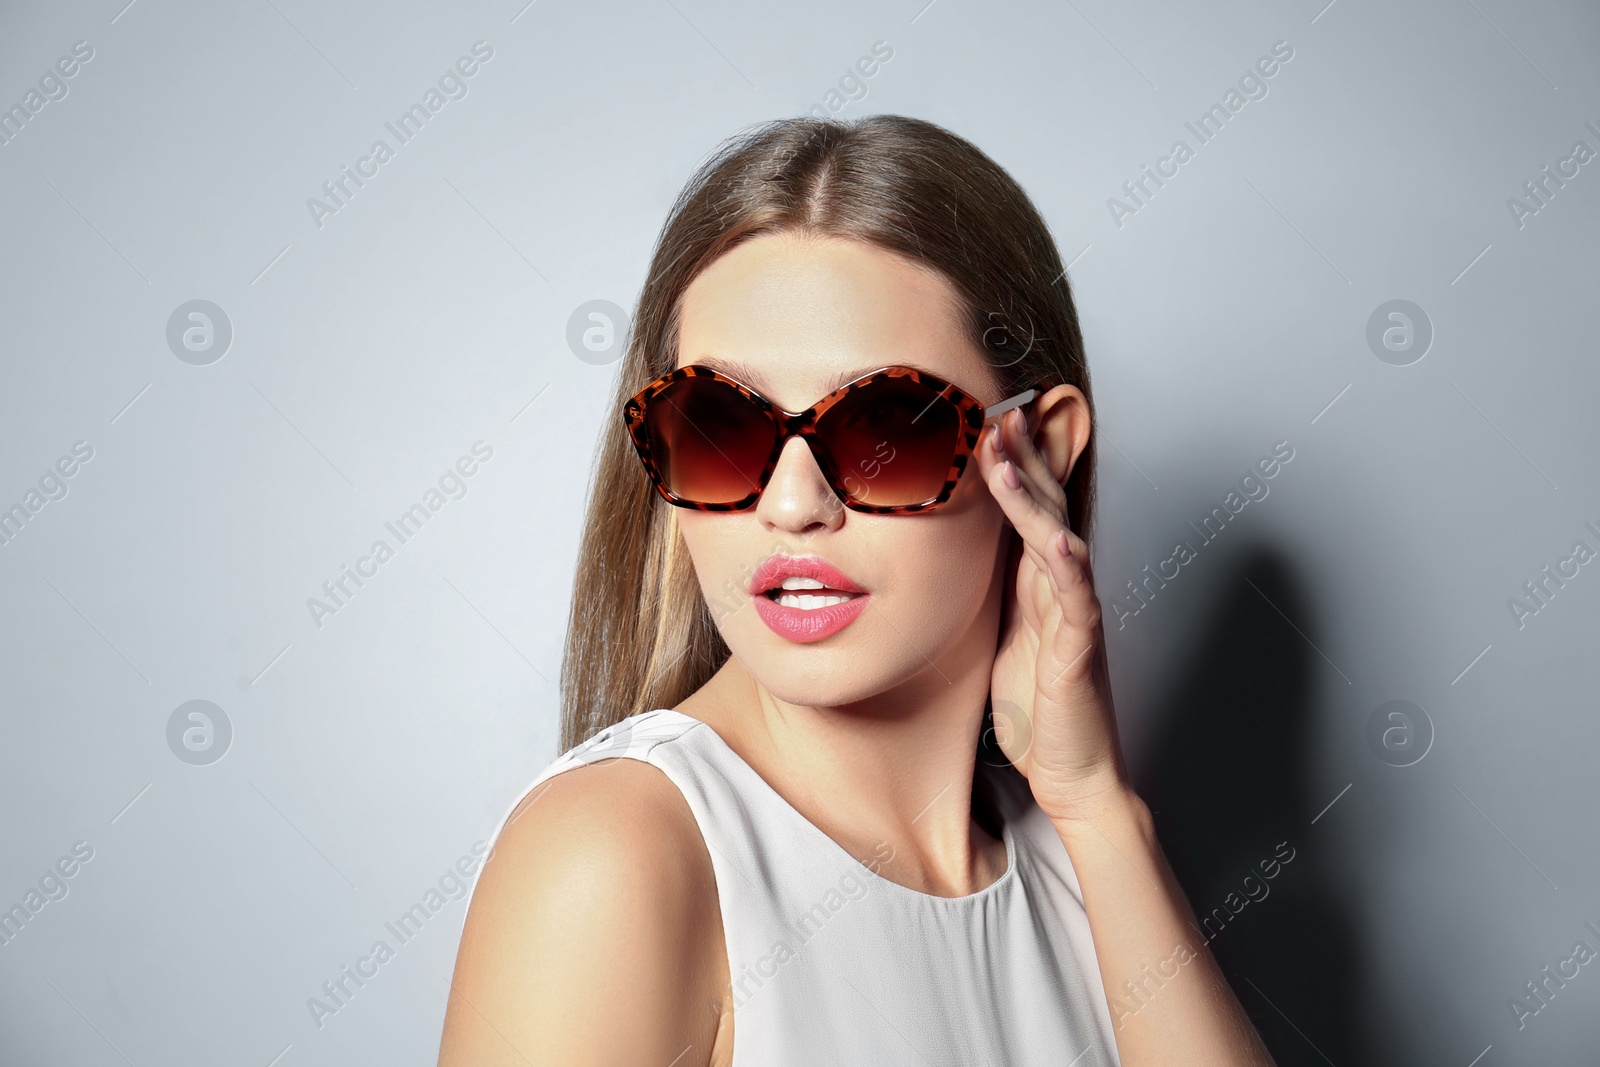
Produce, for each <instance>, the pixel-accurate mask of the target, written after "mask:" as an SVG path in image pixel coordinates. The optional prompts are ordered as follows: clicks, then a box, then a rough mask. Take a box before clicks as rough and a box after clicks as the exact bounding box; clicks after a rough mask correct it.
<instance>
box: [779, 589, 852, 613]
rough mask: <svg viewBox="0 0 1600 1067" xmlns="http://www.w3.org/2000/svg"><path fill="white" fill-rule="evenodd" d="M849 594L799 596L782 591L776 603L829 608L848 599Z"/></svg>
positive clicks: (807, 608)
mask: <svg viewBox="0 0 1600 1067" xmlns="http://www.w3.org/2000/svg"><path fill="white" fill-rule="evenodd" d="M850 599H851V598H850V597H849V596H801V595H799V594H798V593H784V594H782V595H781V596H779V597H778V603H779V604H781V605H783V606H784V607H786V608H804V609H806V610H810V609H812V608H831V607H833V606H834V605H835V604H843V603H844V602H845V601H847V600H850Z"/></svg>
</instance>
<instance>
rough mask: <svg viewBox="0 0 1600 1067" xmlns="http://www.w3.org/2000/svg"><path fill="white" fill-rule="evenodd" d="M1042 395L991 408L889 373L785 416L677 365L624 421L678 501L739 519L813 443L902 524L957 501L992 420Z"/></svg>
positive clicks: (821, 460)
mask: <svg viewBox="0 0 1600 1067" xmlns="http://www.w3.org/2000/svg"><path fill="white" fill-rule="evenodd" d="M1038 395H1039V391H1038V390H1037V389H1028V390H1026V391H1024V392H1021V393H1018V394H1017V395H1016V396H1013V397H1010V398H1008V399H1006V400H1002V401H1000V402H999V403H998V404H993V405H991V406H989V407H988V408H985V407H984V406H983V405H982V404H981V403H979V402H978V401H977V400H974V399H973V398H972V397H970V396H968V395H967V394H966V393H964V392H962V391H961V390H960V389H957V388H956V387H955V386H953V385H951V384H950V383H949V382H947V381H944V380H942V379H940V378H936V377H934V376H933V375H931V374H929V373H927V372H926V371H920V370H916V369H915V368H912V367H900V366H894V367H883V368H880V369H878V370H875V371H872V372H870V373H868V374H865V375H862V376H861V377H860V378H857V379H856V380H855V381H853V382H849V383H848V384H846V385H843V386H841V387H840V388H838V389H836V390H834V391H833V392H831V393H829V394H828V395H827V396H825V397H823V398H822V399H821V400H819V401H817V402H816V403H815V404H813V405H811V407H809V408H807V409H806V410H805V411H784V410H782V409H781V408H779V407H777V406H776V405H775V404H773V403H772V402H771V401H770V400H768V399H767V398H766V397H764V396H762V395H761V394H759V393H757V392H756V391H755V390H754V389H751V388H750V387H749V386H747V385H745V384H743V383H742V382H739V381H736V380H735V379H733V378H730V377H728V376H727V375H726V374H723V373H722V372H721V371H717V370H713V369H712V368H710V367H703V366H699V365H693V366H688V367H680V368H678V369H677V370H674V371H671V372H669V373H667V374H664V375H662V376H661V377H659V378H657V379H656V380H655V381H653V382H651V383H650V384H649V385H647V386H645V387H644V388H643V389H641V390H639V392H638V393H636V394H634V396H633V397H632V398H631V399H629V400H628V402H627V404H626V405H625V406H624V407H623V412H622V414H623V420H624V421H625V422H626V423H627V426H628V434H629V436H630V437H632V439H633V447H634V449H635V450H636V451H637V452H638V453H639V459H640V460H642V461H643V462H644V469H645V471H646V472H647V473H648V474H649V475H650V480H651V481H652V482H654V483H655V487H656V489H657V490H659V491H660V493H661V495H662V496H663V497H665V498H666V499H667V500H668V501H669V502H670V503H672V504H675V505H677V506H678V507H680V508H694V509H696V510H698V511H743V510H745V509H746V508H749V507H751V506H752V505H754V504H755V502H756V501H757V500H758V499H759V498H760V496H761V492H762V490H763V489H765V488H766V486H767V482H768V481H769V480H770V479H771V478H772V472H773V471H774V470H775V469H776V468H777V466H778V456H779V455H780V454H781V453H782V451H783V446H784V444H785V443H786V442H787V441H788V440H789V438H791V437H795V436H799V437H801V438H804V439H805V442H806V444H807V445H809V446H810V448H811V455H812V456H813V457H814V458H815V459H816V462H817V466H818V467H819V468H820V469H821V471H822V474H823V477H824V478H826V479H827V481H828V485H829V486H830V487H832V489H833V491H834V493H835V494H836V495H837V496H838V497H839V499H840V500H841V501H843V502H844V505H845V506H846V507H848V508H850V509H851V510H853V511H864V512H868V513H870V514H875V515H895V514H900V513H902V512H909V511H926V510H928V509H930V508H936V507H938V506H939V505H940V504H943V503H944V502H945V501H947V500H949V499H950V494H951V493H952V492H953V491H954V490H955V487H956V480H957V479H958V478H960V477H961V472H962V471H963V470H964V469H966V466H967V457H969V456H970V455H972V450H973V449H974V448H975V447H977V444H978V432H979V431H980V430H981V429H982V428H983V424H984V422H985V421H986V420H988V419H990V418H993V417H995V416H997V415H1003V414H1005V413H1006V412H1007V411H1010V410H1011V409H1012V408H1015V407H1021V406H1022V405H1024V404H1027V403H1029V402H1031V401H1032V400H1033V399H1034V398H1035V397H1036V396H1038Z"/></svg>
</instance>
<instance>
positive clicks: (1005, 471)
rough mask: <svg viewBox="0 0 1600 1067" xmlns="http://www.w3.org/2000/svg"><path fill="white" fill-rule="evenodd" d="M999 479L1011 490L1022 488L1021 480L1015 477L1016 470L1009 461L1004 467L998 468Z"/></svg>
mask: <svg viewBox="0 0 1600 1067" xmlns="http://www.w3.org/2000/svg"><path fill="white" fill-rule="evenodd" d="M1000 477H1002V478H1004V479H1005V482H1006V484H1007V485H1009V486H1010V487H1011V488H1013V489H1021V488H1022V479H1021V478H1018V477H1017V468H1016V465H1015V464H1013V463H1012V462H1011V461H1010V460H1009V459H1008V460H1006V464H1005V466H1003V467H1001V468H1000Z"/></svg>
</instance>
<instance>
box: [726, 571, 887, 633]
mask: <svg viewBox="0 0 1600 1067" xmlns="http://www.w3.org/2000/svg"><path fill="white" fill-rule="evenodd" d="M785 578H810V579H811V580H813V581H816V582H821V583H822V585H823V586H824V588H822V589H796V590H790V592H792V593H795V594H798V595H802V596H840V595H843V594H847V593H848V594H853V595H851V597H850V599H849V600H846V601H845V602H844V603H842V604H832V605H829V606H827V607H820V608H796V607H785V606H784V605H782V604H780V603H778V602H777V601H776V600H774V599H773V598H772V597H769V596H767V591H768V590H770V589H778V588H781V587H782V585H783V580H784V579H785ZM749 591H750V595H751V598H752V599H753V600H754V601H755V606H756V614H757V615H760V616H761V621H762V622H764V623H766V624H767V628H768V629H770V630H771V631H772V632H773V633H775V634H777V635H778V636H779V637H784V638H787V639H788V640H790V641H795V642H801V643H805V642H810V641H821V640H822V639H823V638H825V637H832V636H833V635H834V634H836V633H838V632H839V631H840V630H843V629H844V628H845V627H846V626H849V625H850V624H851V623H852V622H855V621H856V618H857V617H858V616H860V614H861V613H862V612H863V611H865V610H866V607H867V600H868V599H869V594H868V593H867V591H866V590H864V589H862V588H861V587H860V586H859V585H857V584H856V583H855V582H852V581H851V580H850V579H849V578H848V577H846V576H845V575H844V574H843V573H842V572H840V571H839V570H838V569H837V568H835V567H833V566H832V565H830V564H829V563H828V562H827V561H826V560H823V559H820V558H818V557H817V556H772V557H769V558H768V559H767V560H766V561H765V562H764V563H762V564H761V566H759V567H757V568H756V572H755V574H753V575H751V577H750V586H749Z"/></svg>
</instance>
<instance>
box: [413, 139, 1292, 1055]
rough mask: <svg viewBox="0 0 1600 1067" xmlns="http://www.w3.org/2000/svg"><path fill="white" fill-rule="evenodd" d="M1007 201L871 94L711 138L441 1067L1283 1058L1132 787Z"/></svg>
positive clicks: (1054, 374)
mask: <svg viewBox="0 0 1600 1067" xmlns="http://www.w3.org/2000/svg"><path fill="white" fill-rule="evenodd" d="M1092 417H1093V408H1092V404H1091V400H1090V391H1089V375H1088V370H1087V368H1086V366H1085V363H1084V358H1083V349H1082V340H1081V337H1080V334H1079V329H1078V322H1077V316H1076V312H1075V311H1074V308H1073V304H1072V298H1071V294H1070V290H1069V288H1068V285H1067V281H1066V277H1065V271H1064V270H1063V268H1062V264H1061V261H1060V256H1059V254H1058V253H1057V250H1056V248H1055V245H1054V243H1053V242H1052V240H1051V238H1050V235H1049V233H1048V230H1047V229H1046V227H1045V224H1044V222H1043V220H1042V219H1041V218H1040V216H1039V214H1038V212H1037V211H1036V210H1035V209H1034V207H1033V205H1032V204H1031V203H1030V201H1029V200H1028V198H1027V196H1026V194H1024V193H1023V191H1022V189H1021V188H1020V187H1019V186H1018V185H1017V184H1016V183H1015V182H1014V181H1013V180H1012V179H1011V178H1010V177H1009V176H1008V175H1006V173H1005V172H1004V171H1002V170H1001V169H1000V167H999V166H997V165H996V164H995V163H994V162H993V161H992V160H990V159H989V158H988V157H987V156H985V155H984V154H983V153H982V152H980V151H979V150H978V149H977V148H975V147H974V146H973V145H971V144H970V143H968V142H966V141H964V140H962V139H961V138H959V137H956V136H954V135H953V134H951V133H949V132H947V131H945V130H943V129H941V128H939V127H937V126H934V125H931V124H929V123H926V122H921V121H917V120H913V119H907V118H900V117H895V116H878V117H873V118H867V119H863V120H860V121H858V122H855V123H853V124H843V123H839V122H834V121H828V120H814V119H800V120H785V121H780V122H774V123H771V124H769V125H766V126H764V127H762V128H760V129H758V130H756V131H755V132H754V133H751V134H749V135H747V136H745V137H743V138H741V139H739V140H737V141H736V142H734V143H732V144H731V145H730V146H728V147H727V148H725V149H724V150H723V151H722V152H721V153H720V154H719V155H718V156H716V157H715V158H714V159H712V160H711V161H710V162H708V163H707V164H706V165H705V166H704V167H703V168H702V169H701V170H700V172H699V173H698V174H696V176H695V177H694V179H693V180H692V181H691V183H690V184H689V186H688V188H687V189H686V190H685V191H684V193H683V194H682V195H681V196H680V198H679V200H678V202H677V204H676V205H675V206H674V208H673V210H672V213H671V216H670V218H669V219H668V221H667V224H666V226H665V228H664V229H663V231H662V234H661V237H660V240H659V244H658V247H657V249H656V252H655V255H654V258H653V260H652V262H651V265H650V271H649V275H648V277H647V278H646V280H645V284H644V289H643V292H642V294H641V296H640V299H639V305H638V311H637V315H636V317H635V328H634V333H633V336H632V339H631V341H630V344H629V348H628V352H627V356H626V358H625V359H624V361H623V363H622V365H621V379H620V383H619V389H618V393H617V399H616V404H615V411H614V412H613V417H612V419H611V421H610V424H609V426H608V429H607V431H606V435H605V439H604V443H603V446H602V451H601V454H600V459H599V467H598V473H597V476H596V482H595V487H594V492H593V496H592V499H591V501H590V505H589V516H588V523H587V526H586V529H585V533H584V540H583V548H582V555H581V558H580V563H579V568H578V575H577V583H576V589H575V592H574V599H573V606H572V614H571V623H570V632H569V636H568V644H567V649H566V659H565V663H564V667H563V674H562V682H563V689H562V696H563V704H562V716H563V718H562V726H563V738H562V739H563V744H564V746H567V747H568V748H569V751H567V753H566V754H565V755H564V756H562V757H561V758H560V759H558V760H557V761H555V762H554V763H553V764H551V765H550V766H549V767H547V768H546V769H545V771H544V772H543V773H542V774H541V775H539V777H538V778H537V779H536V781H535V783H534V785H533V787H532V788H531V789H530V790H529V791H528V793H527V794H525V795H524V797H523V798H522V799H521V801H520V803H519V804H518V805H517V806H516V807H515V808H514V809H513V811H512V812H510V813H509V814H508V816H507V818H506V820H505V821H503V823H502V825H501V828H500V829H499V830H498V831H497V834H496V840H495V847H494V850H493V853H492V858H491V859H490V860H489V862H488V863H487V864H486V865H485V867H484V870H483V872H482V875H481V876H480V879H479V882H478V884H477V885H476V886H475V890H474V896H473V899H472V902H471V905H470V909H469V912H468V916H467V923H466V929H465V931H464V933H463V936H462V941H461V948H460V955H459V958H458V961H457V965H456V973H455V980H454V983H453V987H452V994H451V997H450V1003H449V1009H448V1016H447V1019H446V1023H445V1031H444V1040H443V1045H442V1051H441V1056H440V1063H441V1064H444V1065H447V1067H456V1065H460V1067H467V1065H470V1067H484V1065H488V1064H540V1065H543V1064H547V1063H548V1064H562V1065H582V1064H593V1065H601V1064H606V1065H612V1064H637V1065H650V1067H690V1065H696V1067H699V1065H725V1064H741V1065H751V1067H755V1065H761V1067H774V1065H782V1064H797V1065H805V1067H835V1065H838V1067H845V1065H850V1067H856V1065H860V1067H866V1065H869V1064H870V1065H872V1067H887V1065H900V1064H905V1065H913V1064H917V1065H937V1067H945V1065H951V1067H954V1065H958V1064H959V1065H979V1064H994V1065H1009V1067H1021V1065H1032V1064H1040V1065H1043V1064H1051V1065H1054V1067H1066V1065H1069V1064H1070V1065H1081V1067H1091V1065H1106V1064H1117V1063H1120V1064H1121V1065H1122V1067H1155V1065H1158V1064H1159V1065H1163V1067H1164V1065H1168V1064H1174V1063H1182V1064H1185V1065H1202V1064H1214V1065H1218V1067H1221V1065H1227V1067H1240V1065H1252V1067H1253V1065H1270V1064H1271V1062H1272V1061H1271V1059H1270V1057H1269V1056H1268V1055H1267V1052H1266V1050H1265V1049H1264V1048H1263V1047H1262V1045H1261V1043H1260V1040H1259V1038H1258V1037H1257V1036H1256V1033H1255V1031H1254V1029H1253V1028H1252V1027H1251V1025H1250V1023H1249V1020H1248V1019H1247V1017H1246V1016H1245V1013H1244V1012H1243V1010H1242V1008H1241V1007H1240V1005H1239V1003H1238V1001H1237V1000H1236V999H1235V997H1234V995H1233V993H1232V991H1231V990H1230V989H1229V987H1228V985H1227V984H1226V982H1225V981H1224V979H1223V977H1222V975H1221V973H1220V972H1219V970H1218V968H1217V966H1216V964H1215V963H1214V962H1213V960H1212V958H1211V956H1210V954H1209V953H1208V950H1207V948H1206V946H1205V939H1204V937H1203V936H1202V935H1201V933H1200V932H1199V931H1198V929H1197V928H1196V926H1195V922H1194V918H1193V915H1192V912H1191V911H1190V910H1189V907H1188V905H1187V903H1186V902H1185V900H1184V898H1183V895H1182V892H1181V890H1180V889H1179V888H1178V885H1177V883H1176V881H1175V880H1174V878H1173V876H1172V874H1171V872H1170V870H1169V869H1168V867H1167V864H1166V862H1165V860H1164V858H1163V856H1162V853H1161V850H1160V846H1159V845H1158V844H1157V842H1156V839H1155V835H1154V832H1153V830H1152V827H1151V819H1150V815H1149V812H1148V810H1147V809H1146V808H1145V806H1144V805H1143V804H1142V803H1141V802H1140V800H1139V798H1138V796H1137V795H1136V794H1135V793H1134V791H1133V789H1132V787H1131V786H1130V784H1129V780H1128V774H1127V770H1126V767H1125V766H1124V762H1123V758H1122V754H1121V750H1120V746H1119V742H1118V738H1117V729H1116V719H1115V715H1114V713H1113V710H1112V703H1111V693H1110V691H1109V687H1108V682H1107V670H1106V661H1105V651H1104V637H1103V632H1102V628H1101V624H1100V607H1099V603H1098V601H1097V599H1096V597H1095V593H1094V590H1093V586H1092V580H1091V574H1090V567H1089V545H1088V542H1087V537H1088V536H1089V531H1090V520H1091V515H1092V505H1093V486H1094V446H1093V437H1092V426H1093V423H1092Z"/></svg>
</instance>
